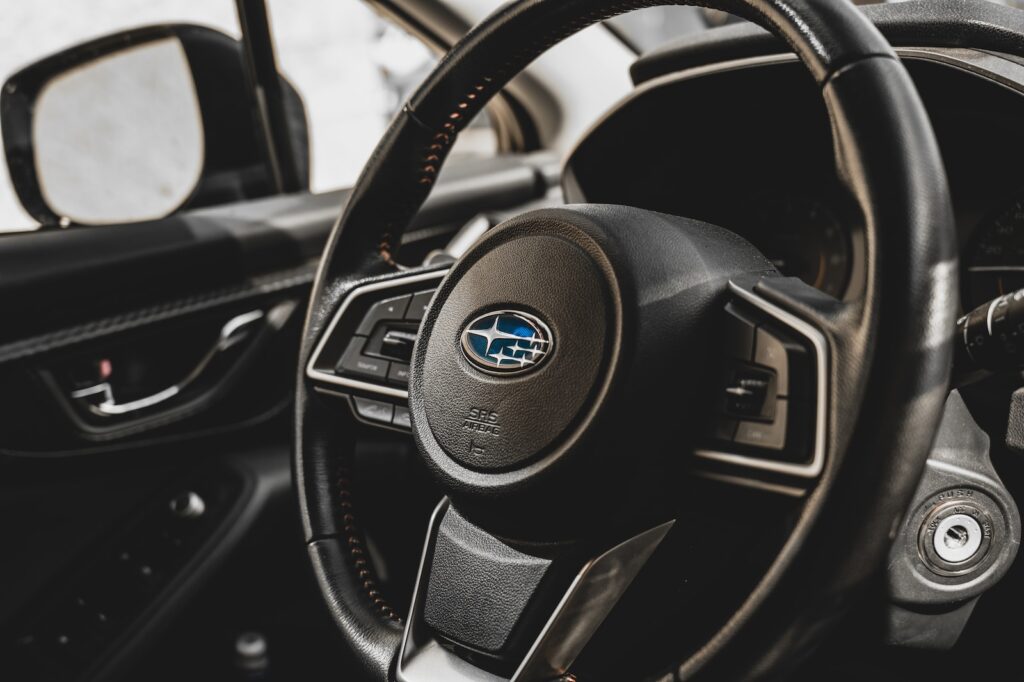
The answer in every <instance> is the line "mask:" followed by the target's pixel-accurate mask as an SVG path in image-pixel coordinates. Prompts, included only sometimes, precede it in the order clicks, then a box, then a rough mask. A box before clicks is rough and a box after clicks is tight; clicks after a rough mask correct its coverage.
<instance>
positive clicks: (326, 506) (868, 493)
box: [295, 0, 958, 679]
mask: <svg viewBox="0 0 1024 682" xmlns="http://www.w3.org/2000/svg"><path fill="white" fill-rule="evenodd" d="M663 4H701V5H705V6H708V7H711V8H715V9H722V10H725V11H729V12H732V13H734V14H738V15H741V16H743V17H745V18H748V19H750V20H752V21H754V22H756V23H758V24H760V25H762V26H764V27H765V28H768V29H769V30H771V31H773V32H774V33H776V34H777V35H779V36H780V37H781V38H783V39H785V41H786V42H787V43H788V44H789V45H790V47H791V48H792V49H793V50H794V51H795V52H796V53H797V55H798V56H799V57H800V59H801V61H802V62H803V63H804V65H805V66H806V67H807V69H808V71H809V72H810V74H811V75H812V76H813V78H814V79H815V81H816V82H817V83H818V85H819V87H820V88H821V90H822V95H823V97H824V100H825V103H826V105H827V108H828V112H829V116H830V118H831V121H832V124H833V138H834V143H835V149H836V162H837V167H838V169H839V174H840V176H841V178H842V179H843V180H844V182H845V183H846V184H847V186H848V188H849V189H850V192H851V194H852V196H853V197H854V198H855V200H856V202H857V204H858V205H859V208H860V212H861V214H862V219H863V223H864V228H865V235H866V264H867V267H866V287H865V292H864V294H863V297H862V298H861V299H859V300H857V301H854V302H849V303H841V302H838V301H835V300H833V299H830V298H828V297H826V296H824V295H818V294H817V293H816V292H813V291H809V290H808V289H807V288H806V287H802V286H799V285H797V284H795V283H794V282H793V281H791V280H788V279H782V278H766V279H764V280H762V281H760V282H759V283H758V284H757V285H756V291H757V293H758V295H760V296H762V297H763V298H764V299H765V300H768V301H771V302H772V303H773V304H774V305H777V306H778V307H780V308H782V309H784V310H786V311H787V312H789V313H791V314H793V315H795V316H797V317H799V318H801V319H803V320H806V321H808V322H811V323H812V324H813V325H814V326H815V327H816V328H818V329H819V330H820V331H821V332H822V334H823V336H824V337H825V339H826V341H827V343H828V347H829V358H830V362H829V367H828V372H827V374H828V395H827V399H828V402H827V404H828V421H827V430H826V453H827V456H826V459H825V464H824V468H823V470H822V472H821V475H820V478H819V480H818V482H817V485H816V487H815V488H814V490H813V491H812V492H811V494H810V495H809V496H808V498H807V500H806V502H805V504H804V506H803V509H802V512H801V515H800V518H799V519H798V521H797V523H796V524H795V526H794V530H793V533H792V535H791V537H790V539H789V541H788V542H787V543H786V545H785V547H784V549H783V551H782V553H781V554H780V555H779V556H778V558H777V559H776V560H775V562H774V563H773V565H772V567H771V569H770V570H769V572H768V573H767V574H766V575H765V577H764V578H763V579H762V580H761V582H760V583H759V585H758V586H757V588H756V589H755V590H754V592H753V593H752V594H751V595H750V596H749V597H748V598H747V599H746V601H745V602H744V603H743V606H742V607H741V608H740V610H739V611H738V612H737V613H736V614H735V615H734V616H733V617H732V618H731V619H730V620H729V621H728V623H727V624H726V626H725V627H724V628H723V629H722V630H721V631H719V633H718V634H717V635H716V636H715V637H714V638H713V639H712V640H711V641H710V642H708V643H707V645H705V646H704V647H703V648H702V649H701V650H700V651H698V652H697V654H696V655H694V656H693V657H691V658H690V659H689V660H688V661H687V662H686V663H685V664H684V665H683V666H682V667H681V668H680V674H682V675H685V676H687V677H689V676H698V675H705V676H708V677H710V678H713V679H723V678H733V677H758V676H760V675H762V674H764V673H766V672H767V671H770V670H774V669H776V668H778V667H780V666H783V665H784V664H785V663H786V662H787V661H789V660H790V658H791V656H792V654H793V652H794V650H799V649H801V648H802V647H805V646H807V643H808V642H810V641H812V640H813V639H814V637H815V636H816V635H817V634H818V633H820V632H821V631H822V629H823V628H824V626H825V625H827V624H828V623H829V622H831V621H832V620H833V619H834V616H835V615H836V614H837V613H841V612H842V610H843V609H844V608H846V607H847V606H848V605H849V603H850V600H851V598H852V597H853V596H854V595H856V594H857V593H858V590H860V589H862V588H863V587H864V586H865V585H866V584H868V583H870V581H871V580H872V578H874V577H875V576H876V575H877V569H878V567H879V566H880V565H881V562H882V561H883V559H884V556H885V553H886V551H887V548H888V545H889V542H890V541H891V534H892V533H893V532H894V529H895V528H896V527H897V522H898V521H899V519H900V518H901V517H902V515H903V513H904V512H905V507H906V505H907V503H908V502H909V500H910V497H911V495H912V493H913V491H914V488H915V486H916V484H917V481H918V478H919V476H920V472H921V470H922V467H923V465H924V461H925V459H926V457H927V453H928V450H929V447H930V445H931V441H932V438H933V437H934V433H935V430H936V428H937V425H938V421H939V418H940V416H941V411H942V406H943V403H944V400H945V397H946V390H947V386H948V382H949V367H950V362H951V357H952V343H951V334H952V329H953V321H954V316H955V313H956V292H957V290H958V289H957V281H956V278H957V266H956V248H955V233H954V229H953V220H952V209H951V206H950V199H949V191H948V187H947V184H946V179H945V173H944V170H943V166H942V162H941V158H940V155H939V152H938V147H937V143H936V141H935V138H934V134H933V133H932V129H931V125H930V122H929V120H928V117H927V114H926V112H925V110H924V107H923V105H922V103H921V102H920V100H919V98H918V96H917V94H916V90H915V88H914V86H913V84H912V82H911V81H910V78H909V76H908V75H907V73H906V71H905V69H904V68H903V66H902V65H901V64H900V62H899V61H898V59H897V58H896V56H895V54H894V53H893V51H892V49H891V47H890V46H889V45H888V43H887V42H886V41H885V39H884V38H883V37H882V36H881V34H880V33H879V32H878V31H877V30H876V29H875V28H874V26H873V25H871V24H870V23H869V22H868V21H867V20H866V19H865V18H864V17H863V16H862V15H861V14H860V13H859V12H858V11H857V10H856V9H855V8H854V7H853V6H852V5H851V4H849V3H848V2H846V1H845V0H843V1H840V2H837V1H836V0H722V1H720V2H701V3H664V2H650V1H647V0H640V1H636V0H633V1H622V0H524V1H522V2H514V3H511V4H508V5H505V6H503V7H502V8H500V9H498V10H497V11H496V12H495V13H494V14H493V15H491V16H490V17H489V18H488V19H486V20H484V21H483V22H482V23H481V24H479V25H478V26H477V27H475V28H474V29H473V30H472V31H471V32H470V33H469V34H468V35H467V36H466V37H465V38H463V39H462V40H461V41H460V42H459V43H458V44H457V45H456V46H455V47H454V48H452V50H451V51H450V52H449V53H448V55H446V57H445V58H444V59H443V60H442V61H441V63H440V64H439V65H438V66H437V68H436V69H435V70H434V71H433V73H432V74H431V75H430V76H429V77H428V78H427V79H426V81H425V82H424V83H423V85H422V86H421V87H420V89H419V90H418V91H417V93H416V94H415V95H414V96H413V97H412V98H411V99H410V101H409V102H408V103H407V104H406V105H405V106H404V107H403V109H402V110H401V111H400V112H399V113H398V114H397V115H396V117H395V119H394V120H393V122H392V123H391V125H390V127H389V129H388V131H387V132H386V133H385V135H384V137H383V139H382V140H381V142H380V143H379V145H378V147H377V149H376V151H375V152H374V154H373V156H372V157H371V159H370V161H369V162H368V163H367V165H366V167H365V168H364V171H363V173H362V175H361V176H360V178H359V180H358V182H357V184H356V186H355V188H354V189H353V191H352V193H351V196H350V198H349V200H348V204H347V205H346V207H345V209H344V212H343V214H342V216H341V218H340V219H339V221H338V223H337V225H336V226H335V228H334V230H333V232H332V235H331V238H330V240H329V242H328V245H327V247H326V249H325V251H324V255H323V260H322V262H321V266H320V269H319V272H318V275H317V279H316V283H315V285H314V289H313V294H312V299H311V303H310V308H309V313H308V317H307V322H306V330H305V335H304V341H303V347H302V351H301V357H300V366H301V367H305V366H306V362H307V361H308V359H309V357H310V354H311V353H312V350H313V348H314V346H315V344H316V342H317V341H318V340H319V338H320V337H321V335H322V334H323V332H324V329H325V327H326V326H327V323H328V321H329V320H330V318H331V316H332V315H333V313H334V312H335V311H336V310H337V308H338V306H339V305H340V303H341V302H342V301H343V299H344V298H345V296H346V295H347V294H348V293H349V292H350V291H352V289H353V288H354V287H356V286H357V285H359V284H362V283H365V282H367V281H376V280H381V279H388V278H391V277H396V276H399V275H400V274H401V272H400V270H399V269H398V266H397V265H396V263H395V260H394V258H395V252H396V249H397V245H398V244H399V243H400V240H401V235H402V232H403V230H404V229H405V228H406V226H407V225H408V224H409V222H410V220H411V218H412V217H413V215H414V214H415V212H416V211H417V209H418V208H419V206H420V205H421V204H422V202H423V200H424V199H425V197H426V196H427V194H428V193H429V191H430V188H431V186H432V185H433V183H434V180H435V178H436V177H437V174H438V172H439V170H440V168H441V165H442V164H443V162H444V159H445V156H446V154H447V153H448V151H449V150H450V148H451V146H452V144H453V143H454V140H455V138H456V136H457V135H458V132H459V131H460V130H461V129H462V127H463V126H464V125H465V124H466V123H468V122H469V121H470V120H471V119H472V118H473V116H474V115H475V114H476V113H478V112H479V111H480V110H481V109H482V108H483V106H484V105H485V104H486V102H487V101H488V100H489V99H490V98H491V97H492V96H493V95H494V94H495V93H497V92H498V91H500V89H501V88H502V87H503V86H504V85H505V83H507V82H508V80H510V79H511V78H512V77H514V76H515V75H516V74H518V73H519V71H521V70H522V69H523V68H524V67H525V66H526V65H527V64H528V63H529V62H531V61H532V60H533V59H534V58H535V57H536V56H538V55H539V54H541V53H542V52H544V51H545V50H546V49H548V48H549V47H551V46H553V45H554V44H557V43H558V42H560V41H561V40H562V39H564V38H566V37H568V36H569V35H572V34H574V33H576V32H577V31H579V30H581V29H582V28H584V27H586V26H589V25H591V24H593V23H595V22H597V21H601V20H604V19H607V18H610V17H612V16H614V15H617V14H621V13H624V12H628V11H631V10H634V9H639V8H643V7H650V6H656V5H663ZM794 143H799V141H794ZM352 448H353V443H352V442H351V438H350V434H349V433H348V432H347V430H346V429H345V428H344V426H343V425H341V424H339V420H338V416H337V412H336V410H333V409H331V408H330V407H328V406H326V405H325V404H324V403H323V401H322V399H321V398H320V397H319V396H316V395H314V394H313V391H312V387H311V385H310V382H309V380H308V379H307V377H306V376H305V375H302V376H300V379H299V381H298V387H297V396H296V443H295V475H296V480H297V485H298V492H299V500H300V510H301V515H302V520H303V524H304V530H305V536H306V540H307V543H308V550H309V554H310V558H311V561H312V564H313V567H314V571H315V573H316V576H317V579H318V581H319V584H320V587H321V589H322V591H323V594H324V597H325V600H326V602H327V604H328V607H329V609H330V611H331V613H332V615H333V617H334V619H335V621H336V622H337V624H338V626H339V628H340V630H341V632H342V634H343V636H344V638H345V640H346V642H347V644H348V646H349V647H350V648H351V649H352V650H353V651H354V652H355V653H356V655H357V657H358V658H359V660H360V661H361V662H362V663H363V665H364V666H365V669H366V671H367V672H368V673H369V674H370V675H371V676H372V677H374V678H376V679H389V678H390V677H391V676H392V675H393V674H394V664H395V658H396V655H397V651H398V648H399V645H400V641H401V634H402V622H401V618H400V617H399V615H398V614H397V613H396V612H395V611H394V610H392V609H391V608H390V607H389V606H388V605H387V604H386V602H385V601H384V600H383V597H382V596H381V595H380V594H379V593H378V590H377V587H376V584H375V583H374V581H373V574H372V567H371V565H370V562H369V559H368V557H367V555H366V552H365V550H364V545H363V540H362V537H361V535H360V532H359V529H358V524H357V520H356V514H355V510H354V506H353V502H352V492H351V474H350V472H349V470H348V464H347V460H348V458H349V457H350V456H351V451H352ZM850 453H853V454H850ZM848 455H849V456H848ZM840 474H841V475H840ZM726 653H728V655H724V654H726Z"/></svg>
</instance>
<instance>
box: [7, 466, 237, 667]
mask: <svg viewBox="0 0 1024 682" xmlns="http://www.w3.org/2000/svg"><path fill="white" fill-rule="evenodd" d="M190 479H191V480H189V479H186V480H182V481H180V482H179V485H178V486H175V487H174V488H171V489H168V490H166V491H164V492H163V493H160V494H157V495H154V496H153V497H152V498H151V499H150V500H149V501H148V502H146V503H145V504H144V506H143V508H141V509H137V510H135V511H134V512H133V513H132V515H131V518H130V519H127V520H126V521H125V524H124V526H123V527H113V528H112V529H111V531H112V532H111V534H110V536H109V537H108V538H107V539H105V540H102V541H101V542H99V543H97V545H96V547H95V548H94V549H93V550H90V551H89V552H88V553H86V554H83V555H81V556H80V557H78V559H77V560H76V562H75V568H74V570H73V572H72V573H71V574H69V575H65V576H63V577H62V578H61V579H60V581H59V582H56V583H53V584H50V585H48V586H47V587H46V588H45V589H43V590H41V591H40V594H39V596H38V597H37V598H35V599H33V600H32V601H31V602H30V603H29V605H28V607H27V608H26V609H25V610H24V611H23V613H22V614H19V615H16V616H15V617H14V618H13V619H12V622H11V623H10V624H9V625H10V627H9V628H4V633H3V636H2V637H0V677H3V679H9V680H19V681H25V682H30V681H31V680H69V681H70V680H75V679H81V678H82V676H83V674H84V673H86V671H88V670H90V669H92V668H93V667H94V665H95V664H96V662H97V661H98V660H100V659H101V658H103V657H104V656H106V655H108V651H109V650H111V649H112V648H113V649H114V650H115V651H116V645H117V641H118V640H119V638H121V637H122V636H123V635H124V634H125V633H126V632H131V631H132V630H133V629H135V628H137V627H139V623H140V620H141V619H142V618H143V616H144V615H146V616H148V615H149V610H150V609H151V608H152V606H153V604H154V603H155V602H156V601H157V600H158V599H167V598H171V599H173V595H174V590H176V589H177V588H176V587H174V582H175V580H176V578H178V577H179V576H180V575H182V574H187V572H188V571H189V570H190V569H189V568H188V565H189V563H190V562H191V561H192V560H193V559H194V558H195V557H196V556H199V555H201V554H202V553H203V551H205V549H206V545H207V544H208V542H210V541H211V539H212V538H214V537H215V535H216V532H217V530H218V529H219V528H222V526H223V523H224V520H225V518H227V516H228V514H229V511H230V509H231V508H232V507H233V505H235V503H236V501H237V500H238V499H239V496H240V495H241V494H242V493H243V490H244V483H243V481H241V480H240V479H238V478H237V477H236V476H235V475H233V474H230V473H228V472H224V471H221V470H216V469H213V470H204V471H202V472H201V473H200V475H197V476H196V477H195V478H194V479H192V477H190ZM185 495H187V496H188V497H187V498H185V499H187V501H189V502H190V505H189V508H191V509H193V510H194V509H195V507H196V504H201V505H202V513H190V514H183V513H182V510H183V507H182V506H181V504H180V501H181V500H182V499H183V496H185ZM196 500H199V502H198V503H197V502H196Z"/></svg>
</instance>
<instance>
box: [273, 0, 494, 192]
mask: <svg viewBox="0 0 1024 682" xmlns="http://www.w3.org/2000/svg"><path fill="white" fill-rule="evenodd" d="M267 6H268V7H269V9H270V19H271V22H272V30H273V34H274V46H275V49H276V51H277V58H278V65H279V67H280V69H281V71H282V72H283V73H284V74H285V76H286V77H287V78H288V80H289V81H290V82H291V84H292V85H293V86H294V87H295V89H296V90H297V91H298V92H299V95H300V96H301V97H302V100H303V103H304V104H305V106H306V118H307V124H308V126H309V137H310V186H311V189H312V190H313V191H314V192H323V191H327V190H331V189H337V188H339V187H348V186H351V185H352V184H353V183H354V182H355V180H356V178H357V177H358V176H359V171H360V170H361V169H362V167H363V164H365V163H366V160H367V158H369V156H370V153H371V152H372V151H373V148H374V147H375V146H376V144H377V141H378V140H379V139H380V136H381V135H382V134H383V133H384V129H385V128H386V127H387V125H388V122H389V121H390V120H391V117H392V116H393V115H394V113H395V111H397V110H398V108H399V107H400V106H401V104H402V102H404V101H405V100H406V99H407V98H408V96H409V95H410V94H411V93H412V91H413V90H415V88H416V86H417V85H419V83H420V81H422V80H423V78H424V77H425V76H426V75H427V74H428V73H429V72H430V70H431V69H432V68H433V66H434V64H435V63H436V62H437V59H438V56H437V55H436V54H434V53H433V52H431V51H430V50H429V49H428V48H427V47H426V46H425V45H424V44H423V43H422V42H421V41H420V40H419V39H418V38H415V37H413V36H411V35H409V34H408V33H406V32H405V31H403V30H401V29H400V28H398V27H396V26H394V25H393V24H389V23H388V22H387V21H385V20H384V19H383V18H381V17H380V16H378V15H377V14H376V13H375V12H373V11H372V10H371V9H370V8H369V7H368V6H367V5H364V4H362V3H358V2H339V1H338V0H303V2H294V0H269V1H268V3H267ZM310 17H316V20H315V21H311V20H310ZM496 152H497V137H496V135H495V134H494V132H493V130H492V128H491V127H490V125H489V124H488V122H487V119H486V113H485V114H484V115H483V116H481V117H479V119H478V120H477V121H474V123H473V124H472V125H471V126H470V127H469V129H467V130H466V131H464V132H463V133H462V134H461V135H460V136H459V141H458V143H457V144H456V146H455V148H453V150H452V156H459V155H471V156H481V155H483V156H489V155H493V154H495V153H496Z"/></svg>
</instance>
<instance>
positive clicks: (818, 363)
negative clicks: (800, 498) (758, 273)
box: [694, 282, 828, 481]
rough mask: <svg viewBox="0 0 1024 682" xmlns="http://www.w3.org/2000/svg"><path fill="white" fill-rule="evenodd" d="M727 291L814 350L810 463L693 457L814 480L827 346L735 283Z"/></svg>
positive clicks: (821, 458) (820, 450) (711, 453)
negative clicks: (813, 400) (803, 339)
mask: <svg viewBox="0 0 1024 682" xmlns="http://www.w3.org/2000/svg"><path fill="white" fill-rule="evenodd" d="M729 290H730V291H731V293H732V294H733V295H734V296H736V297H737V298H739V299H741V300H743V301H744V302H745V303H748V304H750V305H752V306H754V307H755V308H757V309H758V310H759V311H760V312H762V313H764V314H766V315H768V316H769V317H771V318H772V319H773V320H775V321H776V322H779V323H780V324H782V325H785V326H786V327H787V328H789V329H792V330H793V331H795V332H797V333H798V334H800V335H801V336H803V337H804V338H806V339H807V340H808V341H809V342H810V344H811V346H812V347H813V348H814V356H815V373H816V378H815V394H816V395H815V415H814V444H813V448H812V452H811V458H810V461H808V462H806V463H793V462H778V461H774V460H770V459H762V458H760V457H753V456H750V455H741V454H738V453H733V452H725V451H721V450H714V449H700V450H697V451H696V452H695V453H694V454H696V455H697V457H700V458H703V459H708V460H714V461H717V462H724V463H726V464H733V465H737V466H740V467H745V468H748V469H757V470H760V471H767V472H771V473H776V474H784V475H789V476H798V477H800V478H816V477H817V476H818V475H819V474H821V471H822V469H824V467H825V429H826V424H827V417H828V414H827V411H826V410H827V407H828V344H827V343H826V341H825V336H824V334H822V333H821V332H820V331H819V330H817V329H815V328H814V327H813V326H812V325H810V324H808V323H807V322H805V321H804V320H801V319H800V318H799V317H797V316H795V315H793V314H792V313H789V312H786V311H785V310H783V309H782V308H780V307H778V306H776V305H774V304H772V303H769V302H768V301H766V300H764V299H763V298H761V297H760V296H758V295H757V294H755V293H754V292H752V291H749V290H747V289H744V288H743V287H740V286H739V285H737V284H736V283H735V282H730V283H729ZM732 478H733V480H734V481H736V480H737V477H735V476H734V477H732Z"/></svg>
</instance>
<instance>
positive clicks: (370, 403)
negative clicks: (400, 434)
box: [352, 396, 395, 424]
mask: <svg viewBox="0 0 1024 682" xmlns="http://www.w3.org/2000/svg"><path fill="white" fill-rule="evenodd" d="M352 400H353V402H354V403H355V406H356V414H358V415H359V416H360V417H362V418H363V419H365V420H366V421H368V422H375V423H377V424H390V423H391V420H392V418H393V417H394V414H395V406H394V405H392V404H391V403H385V402H382V401H380V400H370V399H369V398H360V397H359V396H356V397H354V398H353V399H352Z"/></svg>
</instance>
